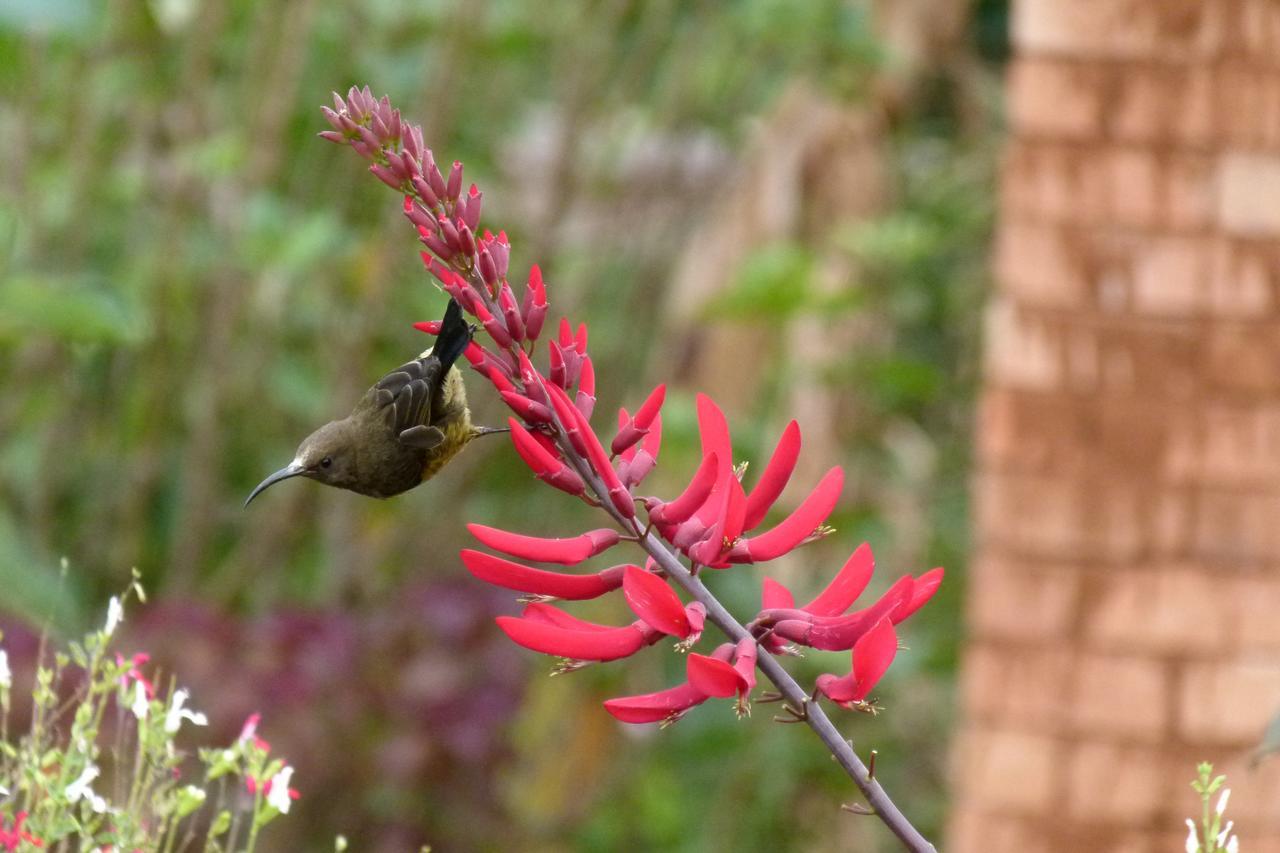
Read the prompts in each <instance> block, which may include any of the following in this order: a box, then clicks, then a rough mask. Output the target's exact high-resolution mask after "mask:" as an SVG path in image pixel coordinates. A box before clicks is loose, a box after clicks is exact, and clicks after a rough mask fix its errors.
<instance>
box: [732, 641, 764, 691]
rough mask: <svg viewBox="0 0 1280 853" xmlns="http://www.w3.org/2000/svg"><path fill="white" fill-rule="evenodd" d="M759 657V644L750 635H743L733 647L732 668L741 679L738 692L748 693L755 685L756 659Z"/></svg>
mask: <svg viewBox="0 0 1280 853" xmlns="http://www.w3.org/2000/svg"><path fill="white" fill-rule="evenodd" d="M759 657H760V650H759V646H758V645H757V643H756V641H755V640H754V639H753V638H751V637H743V638H742V639H741V640H739V641H738V646H737V648H736V649H734V658H733V668H734V669H735V670H737V671H738V676H739V677H740V678H741V679H742V686H741V688H739V692H740V693H742V694H744V695H745V694H746V693H749V692H750V691H751V690H752V688H754V687H755V686H756V661H757V660H758V659H759Z"/></svg>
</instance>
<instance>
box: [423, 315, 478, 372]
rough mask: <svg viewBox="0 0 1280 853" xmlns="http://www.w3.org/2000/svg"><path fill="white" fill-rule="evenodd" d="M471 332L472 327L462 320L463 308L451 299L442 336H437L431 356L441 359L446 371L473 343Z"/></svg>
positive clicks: (442, 324)
mask: <svg viewBox="0 0 1280 853" xmlns="http://www.w3.org/2000/svg"><path fill="white" fill-rule="evenodd" d="M471 331H472V330H471V326H469V325H468V324H467V321H466V320H464V319H462V307H461V306H460V305H458V303H457V302H455V301H454V300H452V299H450V300H449V307H448V308H446V309H445V312H444V320H443V321H441V323H440V334H439V335H437V336H436V345H435V347H434V348H433V349H432V350H431V354H432V355H434V356H435V357H436V358H438V359H440V364H441V365H443V366H444V369H445V370H448V369H449V368H450V367H451V366H452V365H453V363H454V362H455V361H457V360H458V356H460V355H462V352H463V350H465V349H466V348H467V344H469V343H471Z"/></svg>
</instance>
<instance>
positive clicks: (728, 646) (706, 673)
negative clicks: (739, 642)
mask: <svg viewBox="0 0 1280 853" xmlns="http://www.w3.org/2000/svg"><path fill="white" fill-rule="evenodd" d="M733 649H734V646H733V644H732V643H724V644H722V645H721V646H720V647H719V648H717V649H716V652H718V653H721V656H719V657H717V656H712V657H708V656H706V655H697V654H692V655H689V662H688V666H687V670H686V671H687V673H688V677H689V684H690V685H692V686H693V687H695V688H696V689H697V690H698V691H699V692H701V693H705V694H706V695H708V696H711V697H713V698H716V699H727V698H729V697H730V696H734V695H736V694H737V693H738V691H739V689H741V687H742V676H741V675H740V674H739V673H738V670H737V669H735V668H734V666H733V664H731V663H729V655H730V654H731V653H732V652H733Z"/></svg>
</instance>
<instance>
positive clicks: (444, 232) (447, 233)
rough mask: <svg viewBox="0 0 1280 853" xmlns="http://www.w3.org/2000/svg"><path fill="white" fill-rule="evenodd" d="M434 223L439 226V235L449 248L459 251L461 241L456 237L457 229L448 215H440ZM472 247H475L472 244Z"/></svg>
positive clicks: (460, 249)
mask: <svg viewBox="0 0 1280 853" xmlns="http://www.w3.org/2000/svg"><path fill="white" fill-rule="evenodd" d="M436 223H437V224H438V225H439V226H440V236H441V237H442V238H444V241H445V243H446V244H448V246H449V248H450V249H453V250H454V251H455V252H461V251H462V242H461V241H460V240H459V239H458V229H457V228H456V227H455V226H454V224H453V222H452V221H450V219H449V217H447V216H441V217H439V218H438V219H437V220H436ZM472 248H475V247H474V245H473V246H472ZM463 254H467V255H469V254H471V253H470V252H464V253H463Z"/></svg>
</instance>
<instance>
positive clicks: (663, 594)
mask: <svg viewBox="0 0 1280 853" xmlns="http://www.w3.org/2000/svg"><path fill="white" fill-rule="evenodd" d="M622 594H623V595H624V596H625V597H626V599H627V606H629V607H630V608H631V610H632V612H634V613H635V614H636V616H639V617H640V619H641V621H643V622H644V623H645V624H646V625H648V626H649V627H650V628H653V629H654V630H656V631H661V632H662V633H664V634H670V635H672V636H673V637H687V636H688V635H689V627H690V626H689V619H688V617H687V616H686V615H685V612H684V604H682V603H681V602H680V597H679V596H678V595H676V594H675V591H674V590H673V589H671V587H670V586H668V585H667V582H666V581H664V580H663V579H662V578H660V577H658V576H657V575H655V574H653V573H652V572H646V571H645V570H644V569H642V568H640V567H639V566H627V568H626V569H624V570H623V573H622Z"/></svg>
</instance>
